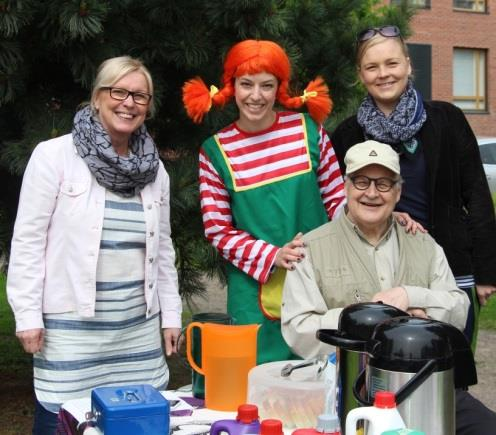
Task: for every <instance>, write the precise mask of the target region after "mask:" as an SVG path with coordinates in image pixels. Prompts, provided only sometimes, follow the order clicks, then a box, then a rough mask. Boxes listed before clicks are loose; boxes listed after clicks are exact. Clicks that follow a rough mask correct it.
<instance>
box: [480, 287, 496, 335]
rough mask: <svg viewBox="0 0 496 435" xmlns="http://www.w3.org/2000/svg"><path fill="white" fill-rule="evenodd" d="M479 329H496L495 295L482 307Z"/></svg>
mask: <svg viewBox="0 0 496 435" xmlns="http://www.w3.org/2000/svg"><path fill="white" fill-rule="evenodd" d="M479 328H480V329H496V295H493V296H491V298H490V299H489V302H488V303H487V304H486V305H485V306H484V307H482V310H481V314H480V318H479Z"/></svg>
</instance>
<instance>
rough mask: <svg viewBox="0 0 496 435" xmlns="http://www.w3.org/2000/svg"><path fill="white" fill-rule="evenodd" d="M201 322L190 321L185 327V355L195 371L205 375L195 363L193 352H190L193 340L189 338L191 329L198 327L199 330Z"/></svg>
mask: <svg viewBox="0 0 496 435" xmlns="http://www.w3.org/2000/svg"><path fill="white" fill-rule="evenodd" d="M202 326H203V323H201V322H191V323H190V324H189V325H188V327H187V328H186V357H187V358H188V362H189V364H190V365H191V367H192V368H193V370H195V371H196V372H198V373H200V374H201V375H203V376H205V372H204V371H203V370H202V369H201V368H200V367H198V366H197V365H196V363H195V360H194V358H193V354H192V353H191V345H192V343H193V340H192V339H191V330H192V329H193V328H194V327H197V328H200V331H201V329H202Z"/></svg>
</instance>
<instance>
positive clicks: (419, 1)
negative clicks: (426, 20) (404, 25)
mask: <svg viewBox="0 0 496 435" xmlns="http://www.w3.org/2000/svg"><path fill="white" fill-rule="evenodd" d="M403 3H406V4H408V6H413V7H416V8H419V9H430V7H431V0H391V4H392V5H401V4H403Z"/></svg>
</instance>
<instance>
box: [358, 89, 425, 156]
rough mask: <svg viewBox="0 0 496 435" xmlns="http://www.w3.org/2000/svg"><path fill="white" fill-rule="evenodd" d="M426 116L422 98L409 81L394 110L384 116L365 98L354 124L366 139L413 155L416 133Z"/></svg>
mask: <svg viewBox="0 0 496 435" xmlns="http://www.w3.org/2000/svg"><path fill="white" fill-rule="evenodd" d="M426 119H427V114H426V113H425V109H424V104H423V102H422V97H421V95H420V94H419V93H418V91H417V90H416V89H415V88H414V87H413V85H412V82H411V81H410V80H409V81H408V85H407V87H406V89H405V92H403V94H402V95H401V97H400V101H399V102H398V104H397V106H396V107H395V109H394V110H393V111H392V112H391V114H390V115H389V116H387V117H386V115H384V113H382V112H381V111H380V110H379V109H378V108H377V106H376V104H375V102H374V100H373V98H372V97H371V96H370V95H368V96H367V97H366V98H365V99H364V100H363V102H362V104H361V106H360V107H359V109H358V113H357V121H358V123H359V124H360V125H361V127H362V128H363V130H364V131H365V135H366V136H367V137H368V138H372V139H375V140H377V141H379V142H385V143H387V144H389V145H392V146H394V147H395V148H400V149H399V150H398V151H407V152H408V153H410V154H413V153H414V152H415V150H416V148H417V144H418V143H417V140H416V139H415V137H414V136H415V134H417V132H418V131H419V130H420V129H421V128H422V125H423V124H424V122H425V120H426Z"/></svg>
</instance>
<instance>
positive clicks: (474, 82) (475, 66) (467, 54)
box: [453, 48, 487, 111]
mask: <svg viewBox="0 0 496 435" xmlns="http://www.w3.org/2000/svg"><path fill="white" fill-rule="evenodd" d="M453 102H454V103H455V104H456V105H457V106H458V107H460V108H461V109H463V110H475V111H485V110H486V109H487V107H486V51H485V50H473V49H467V48H455V49H454V52H453Z"/></svg>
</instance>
